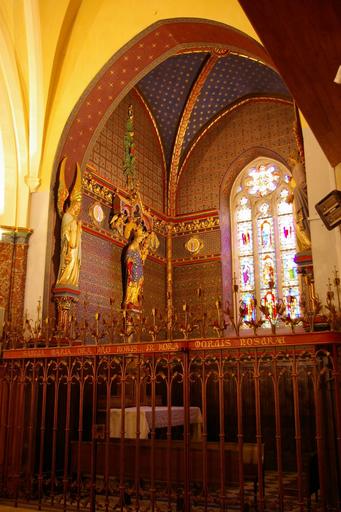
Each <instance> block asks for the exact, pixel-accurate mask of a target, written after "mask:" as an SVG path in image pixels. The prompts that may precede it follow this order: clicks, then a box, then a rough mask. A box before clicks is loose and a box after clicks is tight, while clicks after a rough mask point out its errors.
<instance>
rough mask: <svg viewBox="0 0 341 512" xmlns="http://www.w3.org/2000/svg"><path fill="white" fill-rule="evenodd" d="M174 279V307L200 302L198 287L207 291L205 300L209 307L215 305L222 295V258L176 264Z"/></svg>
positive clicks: (179, 307) (178, 308) (178, 307)
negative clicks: (204, 261) (185, 303)
mask: <svg viewBox="0 0 341 512" xmlns="http://www.w3.org/2000/svg"><path fill="white" fill-rule="evenodd" d="M173 279H174V284H175V286H174V291H173V300H174V308H175V309H177V310H180V309H181V308H182V305H183V304H184V302H187V303H188V304H190V305H196V304H198V303H199V298H198V295H197V290H198V288H201V289H202V290H204V291H205V295H204V298H203V300H204V304H205V305H207V306H208V307H212V306H213V307H214V303H215V301H216V300H217V298H218V297H221V296H222V284H221V263H220V260H216V261H209V262H206V263H197V264H195V263H194V264H192V265H191V264H188V265H182V266H175V267H174V269H173Z"/></svg>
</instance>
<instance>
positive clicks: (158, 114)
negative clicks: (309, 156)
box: [136, 50, 291, 172]
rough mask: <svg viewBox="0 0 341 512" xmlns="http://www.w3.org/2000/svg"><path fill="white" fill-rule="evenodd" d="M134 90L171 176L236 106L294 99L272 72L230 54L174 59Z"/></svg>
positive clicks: (203, 53)
mask: <svg viewBox="0 0 341 512" xmlns="http://www.w3.org/2000/svg"><path fill="white" fill-rule="evenodd" d="M136 88H137V90H138V92H139V93H140V94H141V95H142V96H143V98H144V100H145V102H146V103H147V105H148V108H149V110H150V112H151V114H152V115H153V117H154V120H155V123H156V125H157V127H158V131H159V134H160V138H161V141H162V144H163V150H164V154H165V160H166V164H167V169H168V171H169V172H170V171H171V169H172V166H174V163H175V164H176V165H177V166H178V165H180V164H181V161H183V159H184V158H185V156H186V154H187V152H188V150H189V148H190V147H191V145H192V144H193V142H194V141H195V140H196V139H197V138H198V136H200V134H201V133H202V132H203V130H204V129H205V128H206V127H207V126H209V125H210V124H211V123H212V122H214V120H216V119H217V118H220V116H221V115H222V114H223V113H225V112H226V111H228V110H229V109H230V108H231V107H232V106H233V105H237V104H239V103H240V102H242V101H244V100H246V99H250V98H259V97H262V98H281V99H285V100H289V101H290V100H291V95H290V92H289V90H288V88H287V87H286V85H285V83H284V82H283V80H282V79H281V77H280V76H279V74H278V73H277V72H276V71H274V69H272V68H271V67H269V66H267V65H265V64H263V63H261V62H259V61H257V60H255V59H251V58H249V57H246V56H244V55H241V54H237V53H234V52H229V51H227V50H221V51H215V52H209V51H198V50H197V51H186V52H185V53H180V54H179V55H175V56H173V57H170V58H168V59H167V60H166V61H164V62H162V63H161V64H159V65H158V66H157V67H156V68H154V69H153V70H152V71H151V72H150V73H148V74H147V75H146V76H145V77H144V78H143V79H142V80H140V82H139V83H138V84H137V85H136Z"/></svg>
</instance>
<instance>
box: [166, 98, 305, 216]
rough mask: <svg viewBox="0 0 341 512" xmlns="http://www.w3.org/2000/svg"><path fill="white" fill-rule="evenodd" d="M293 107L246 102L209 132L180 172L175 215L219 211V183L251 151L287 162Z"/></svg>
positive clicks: (293, 144) (292, 144)
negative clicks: (274, 155) (263, 151)
mask: <svg viewBox="0 0 341 512" xmlns="http://www.w3.org/2000/svg"><path fill="white" fill-rule="evenodd" d="M293 121H294V111H293V108H292V106H288V105H283V104H280V103H273V102H271V103H270V102H269V103H249V104H246V105H244V106H242V107H241V108H240V109H238V110H236V111H235V112H233V113H232V114H230V115H227V116H225V117H223V118H222V120H221V121H220V122H218V123H217V124H216V125H214V126H213V127H212V129H210V130H209V131H208V132H207V134H206V135H205V136H204V137H202V139H201V140H200V141H199V143H198V144H197V146H196V147H195V149H194V150H193V152H192V154H191V155H190V157H189V159H188V162H187V163H186V165H185V168H184V169H183V171H182V174H181V177H180V180H179V184H178V189H177V201H176V203H177V213H178V214H186V213H191V212H197V211H202V210H210V209H219V189H220V184H221V181H222V179H223V177H224V175H225V173H226V171H227V169H228V168H229V166H230V165H231V163H232V162H233V161H234V160H235V159H236V158H237V157H239V156H240V155H242V154H243V153H244V152H246V151H248V150H250V148H254V147H259V148H265V149H267V150H271V151H273V152H275V153H277V154H278V155H279V156H280V157H282V158H284V159H287V158H288V157H289V155H290V154H291V153H292V152H293V151H294V150H295V149H296V142H295V137H294V133H293Z"/></svg>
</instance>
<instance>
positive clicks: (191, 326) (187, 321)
mask: <svg viewBox="0 0 341 512" xmlns="http://www.w3.org/2000/svg"><path fill="white" fill-rule="evenodd" d="M182 311H183V312H184V315H183V318H184V320H183V322H182V323H181V324H180V325H179V331H180V332H181V334H182V336H183V338H184V339H185V340H188V338H189V335H190V334H191V333H192V332H193V331H194V330H195V329H198V324H196V323H195V322H194V321H193V320H192V315H191V312H190V307H189V305H188V304H187V303H186V302H185V303H184V304H183V306H182Z"/></svg>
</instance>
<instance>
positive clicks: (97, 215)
mask: <svg viewBox="0 0 341 512" xmlns="http://www.w3.org/2000/svg"><path fill="white" fill-rule="evenodd" d="M89 215H90V217H91V220H92V222H93V223H94V224H95V226H97V227H98V228H100V227H101V226H102V224H103V221H104V219H105V214H104V211H103V208H102V206H101V205H100V203H97V202H96V203H93V204H92V205H91V206H90V208H89Z"/></svg>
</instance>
